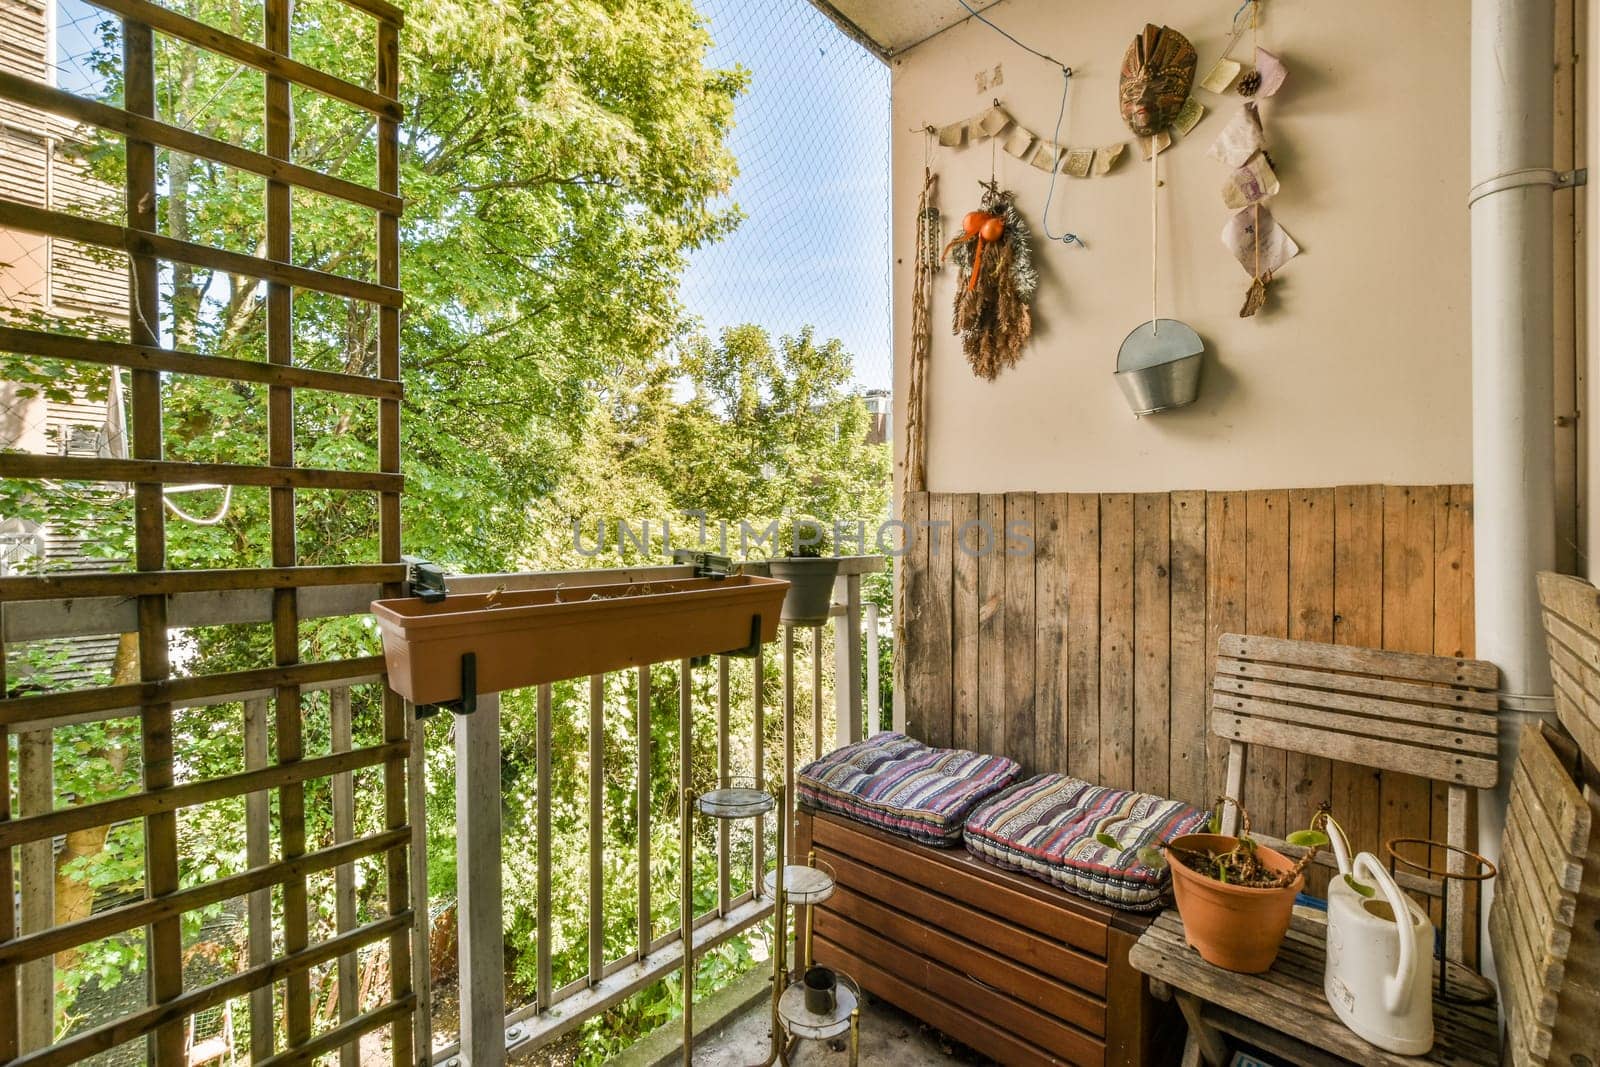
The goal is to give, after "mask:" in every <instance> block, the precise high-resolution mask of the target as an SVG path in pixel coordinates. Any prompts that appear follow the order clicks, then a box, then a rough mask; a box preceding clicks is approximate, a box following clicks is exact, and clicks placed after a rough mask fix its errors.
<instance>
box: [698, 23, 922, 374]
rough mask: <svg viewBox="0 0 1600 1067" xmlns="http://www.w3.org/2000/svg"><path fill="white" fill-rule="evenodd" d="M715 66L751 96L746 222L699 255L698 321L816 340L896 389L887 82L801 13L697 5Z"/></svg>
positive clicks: (737, 199) (742, 185)
mask: <svg viewBox="0 0 1600 1067" xmlns="http://www.w3.org/2000/svg"><path fill="white" fill-rule="evenodd" d="M699 8H700V10H701V12H702V13H703V14H704V16H705V18H706V21H707V23H708V25H709V27H710V31H711V36H712V38H713V40H714V41H715V45H714V47H713V48H712V51H711V55H710V57H709V62H710V63H711V64H713V65H715V66H718V67H728V66H733V65H738V66H741V67H743V68H744V69H746V70H747V71H748V72H749V75H750V82H749V87H748V89H747V90H746V92H745V94H744V96H742V97H741V98H740V99H739V101H738V103H737V104H736V106H735V108H734V120H735V129H734V131H733V135H732V138H731V141H730V145H731V148H732V150H733V152H734V155H735V156H736V157H737V159H738V161H739V172H740V173H739V178H738V179H737V181H735V183H734V186H733V190H732V193H731V199H732V201H733V202H734V203H735V204H737V205H738V206H739V208H740V210H741V211H742V213H743V214H744V216H745V219H744V222H743V223H742V224H741V225H740V226H739V228H738V229H737V230H736V231H735V232H734V233H733V234H732V235H731V236H729V237H728V238H727V239H725V240H723V241H722V242H720V243H718V244H716V245H713V246H711V247H709V248H705V249H702V250H700V251H699V252H697V253H696V254H695V255H694V257H693V258H692V260H691V263H690V268H689V272H688V275H687V277H686V278H685V279H684V299H685V303H686V304H687V305H688V307H689V310H690V311H691V312H692V313H693V314H695V315H697V316H698V317H699V318H700V320H701V321H702V322H703V324H704V325H705V327H706V328H707V329H708V330H711V331H717V330H720V329H721V328H722V327H724V326H730V325H735V324H739V323H745V322H753V323H756V324H758V325H760V326H763V327H765V328H766V329H767V330H769V331H770V332H772V333H774V334H781V333H793V332H795V331H797V330H798V329H800V328H801V327H802V326H807V325H810V326H814V327H816V330H817V334H818V336H819V338H830V337H837V338H839V339H840V340H841V341H842V342H843V343H844V347H845V348H846V349H847V350H848V351H849V352H850V353H851V354H852V355H853V356H854V357H855V370H856V378H857V380H858V382H859V383H860V385H861V386H862V387H863V388H883V389H886V388H888V387H889V383H890V378H891V375H892V368H893V358H892V352H891V347H890V312H891V304H890V257H889V145H890V125H889V123H890V111H889V68H888V67H887V66H886V65H885V64H884V63H882V62H881V61H880V60H879V59H878V58H877V57H876V56H873V55H872V54H871V53H869V52H868V51H867V50H866V49H864V48H862V47H861V46H860V45H859V44H857V43H856V42H855V41H852V40H851V39H850V38H848V37H846V36H845V35H844V34H843V33H841V32H840V30H839V28H838V27H837V26H835V25H834V24H833V23H832V22H831V21H829V19H828V18H827V16H826V15H824V14H822V12H820V11H818V10H817V9H816V8H815V7H813V6H812V5H811V4H809V3H805V2H803V0H786V2H784V3H772V2H766V3H753V2H751V0H701V2H700V3H699Z"/></svg>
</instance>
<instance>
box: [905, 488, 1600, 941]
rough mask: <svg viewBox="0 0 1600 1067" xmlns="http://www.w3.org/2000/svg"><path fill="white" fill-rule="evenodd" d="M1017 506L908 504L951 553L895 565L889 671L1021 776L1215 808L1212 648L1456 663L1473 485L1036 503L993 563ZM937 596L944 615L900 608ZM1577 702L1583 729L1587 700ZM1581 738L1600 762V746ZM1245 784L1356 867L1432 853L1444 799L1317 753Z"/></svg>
mask: <svg viewBox="0 0 1600 1067" xmlns="http://www.w3.org/2000/svg"><path fill="white" fill-rule="evenodd" d="M1028 497H1029V494H1019V493H1010V494H995V495H988V494H985V495H978V494H972V493H949V494H945V493H932V494H927V495H926V497H925V498H924V500H925V504H916V503H914V501H915V500H916V497H915V495H913V497H912V498H908V504H911V506H912V507H913V508H916V507H924V506H925V507H926V509H927V510H926V516H927V518H928V521H930V522H932V521H935V520H936V519H937V518H939V517H942V516H943V515H945V514H948V515H949V516H950V523H951V527H950V528H951V530H952V531H953V533H954V535H955V537H956V539H957V542H958V547H957V551H956V552H955V553H954V555H953V557H952V560H951V566H950V569H949V572H948V574H949V578H948V581H947V580H946V578H945V573H946V572H944V571H943V570H939V571H938V572H937V573H935V572H934V570H933V568H932V567H931V566H927V565H924V564H923V563H922V562H921V560H920V557H919V556H917V555H916V554H913V555H912V556H910V557H909V558H908V559H906V560H904V561H902V563H903V566H904V567H905V572H906V573H905V581H906V583H907V588H908V589H910V590H914V591H915V595H914V598H913V601H912V604H913V607H912V610H913V613H914V614H913V619H918V620H921V621H920V622H917V623H915V624H912V625H910V626H909V629H908V632H907V634H906V649H905V660H906V664H905V669H906V671H907V672H908V676H909V677H912V678H915V679H917V681H916V683H915V684H916V685H919V686H932V687H935V688H936V689H938V691H939V694H940V697H939V698H940V699H945V697H944V694H945V692H946V691H948V694H949V695H948V700H949V706H950V714H951V731H950V735H949V736H950V739H951V740H950V743H951V744H954V745H958V746H960V747H964V748H977V749H981V750H984V751H989V752H998V753H1002V754H1006V755H1010V756H1012V757H1014V758H1020V759H1022V761H1023V762H1024V764H1025V766H1026V769H1027V770H1028V771H1029V772H1030V773H1032V772H1039V771H1049V770H1056V771H1065V772H1068V773H1071V774H1074V775H1077V776H1079V777H1082V778H1085V779H1088V780H1090V781H1094V782H1101V783H1107V784H1118V785H1128V786H1131V787H1134V788H1138V789H1145V790H1150V791H1154V792H1158V793H1165V794H1167V795H1171V796H1175V797H1179V798H1181V799H1184V800H1188V801H1190V802H1192V803H1196V804H1202V805H1205V804H1209V803H1210V801H1211V799H1212V798H1213V797H1214V796H1215V794H1216V793H1218V792H1219V791H1220V790H1221V789H1222V786H1223V764H1224V762H1225V759H1226V753H1227V745H1226V742H1225V740H1224V739H1223V738H1220V737H1218V736H1216V735H1215V734H1214V733H1213V732H1212V731H1211V728H1210V727H1211V715H1212V708H1211V704H1212V690H1213V678H1212V671H1213V655H1214V653H1215V650H1216V647H1217V642H1218V640H1219V639H1220V637H1221V636H1222V635H1223V634H1224V633H1242V634H1257V635H1269V634H1270V635H1273V636H1276V637H1279V638H1295V639H1300V640H1306V641H1314V642H1322V643H1324V644H1329V645H1332V646H1337V647H1338V648H1344V647H1345V646H1357V647H1361V648H1382V649H1388V650H1392V651H1396V652H1409V653H1413V654H1414V656H1415V658H1414V659H1411V660H1408V661H1406V662H1407V663H1409V664H1411V666H1412V668H1413V669H1414V668H1416V666H1417V665H1418V664H1426V663H1430V662H1433V658H1434V657H1436V656H1444V657H1450V658H1453V659H1461V660H1462V661H1463V662H1467V663H1469V664H1470V661H1468V660H1466V659H1465V657H1469V656H1470V655H1471V654H1472V645H1473V632H1472V490H1471V487H1470V486H1460V485H1457V486H1398V487H1395V486H1381V485H1361V486H1342V487H1338V488H1305V489H1283V490H1276V489H1270V490H1257V491H1251V492H1231V491H1230V492H1205V491H1200V490H1186V491H1179V492H1173V493H1141V494H1137V495H1133V494H1120V493H1107V494H1097V493H1042V494H1034V495H1032V497H1031V504H1032V541H1033V545H1032V553H1031V561H1030V560H1029V559H1026V558H1023V559H1019V558H1017V557H1014V556H1009V555H1006V554H1005V552H1004V551H1003V546H1004V540H1003V538H1004V528H1005V526H1006V524H1007V522H1008V521H1010V520H1013V519H1019V518H1023V517H1025V516H1026V515H1027V514H1028V504H1027V503H1026V502H1025V500H1026V499H1027V498H1028ZM946 507H948V511H946V510H945V508H946ZM921 515H922V513H921V512H918V513H917V516H918V517H921ZM980 527H981V528H982V530H981V531H980ZM985 533H987V535H988V541H987V542H986V541H985ZM995 535H998V537H997V536H995ZM985 548H987V552H986V551H985ZM1030 562H1031V567H1030V566H1029V565H1028V564H1029V563H1030ZM935 595H937V596H940V597H943V596H948V597H949V604H948V607H947V608H944V609H929V608H927V607H926V606H925V605H924V606H922V607H918V606H917V603H918V602H919V601H925V600H927V599H928V598H930V597H933V596H935ZM1025 605H1031V608H1032V611H1031V617H1030V614H1029V612H1028V611H1027V610H1026V608H1025ZM1597 610H1600V608H1597ZM929 626H932V627H933V628H935V629H937V630H939V631H941V633H940V634H939V635H937V636H934V635H930V634H929V633H928V632H926V630H927V627H929ZM945 629H948V631H949V633H948V649H949V652H948V663H946V659H945V655H946V654H945V652H944V649H945V647H946V642H945V638H944V635H943V633H942V631H944V630H945ZM1594 647H1595V654H1594V663H1595V670H1596V672H1597V677H1600V643H1597V644H1596V645H1595V646H1594ZM930 649H933V650H936V651H934V652H930V651H929V650H930ZM1325 655H1326V656H1334V657H1337V656H1339V655H1342V653H1340V652H1337V651H1331V652H1328V653H1325ZM1569 658H1570V657H1569ZM1326 662H1327V663H1329V664H1333V663H1335V662H1338V661H1337V660H1333V659H1330V660H1326ZM1344 662H1355V660H1353V659H1352V660H1347V661H1344ZM1282 666H1283V668H1284V669H1285V670H1292V669H1293V667H1294V665H1293V664H1283V665H1282ZM1464 669H1465V670H1466V671H1467V672H1468V676H1467V678H1466V680H1467V681H1470V683H1471V684H1470V685H1467V686H1466V687H1465V691H1469V692H1473V691H1479V690H1481V691H1483V692H1479V693H1478V695H1477V697H1470V698H1469V699H1470V700H1472V701H1474V703H1473V705H1472V706H1474V707H1487V708H1493V707H1494V706H1495V700H1494V698H1493V696H1492V695H1491V694H1490V692H1489V691H1492V690H1493V689H1494V688H1495V687H1496V685H1497V677H1496V675H1495V672H1494V670H1493V668H1492V667H1489V666H1487V665H1471V666H1468V667H1467V668H1464ZM1019 672H1026V677H1019V676H1018V675H1019ZM1456 673H1457V672H1456V669H1455V668H1454V667H1452V668H1451V670H1450V671H1449V672H1448V674H1447V676H1441V677H1438V678H1430V679H1426V680H1425V682H1421V681H1419V682H1417V683H1415V684H1416V685H1417V686H1418V687H1420V689H1421V690H1422V693H1418V692H1411V693H1410V697H1411V699H1412V700H1413V701H1415V700H1418V699H1420V700H1422V702H1423V703H1427V701H1426V699H1425V698H1424V694H1425V692H1426V690H1428V689H1430V688H1432V687H1434V686H1435V685H1436V684H1438V683H1444V682H1453V681H1455V677H1454V676H1455V674H1456ZM1399 692H1400V691H1399V690H1396V689H1394V688H1393V686H1390V688H1389V689H1388V690H1385V692H1384V693H1382V694H1378V693H1374V694H1369V695H1390V696H1398V695H1399ZM1593 692H1594V694H1595V695H1594V696H1593V697H1592V698H1590V703H1589V704H1588V705H1587V706H1589V707H1591V708H1592V709H1593V711H1592V715H1593V717H1594V721H1595V722H1596V723H1600V682H1596V688H1595V689H1594V690H1593ZM1024 694H1026V699H1024ZM1347 695H1354V692H1353V691H1352V693H1351V694H1347ZM1480 697H1481V698H1482V699H1478V698H1480ZM1424 718H1426V716H1424ZM1418 725H1433V726H1439V725H1441V724H1440V723H1437V722H1435V723H1431V724H1430V723H1426V722H1423V721H1422V720H1420V719H1419V720H1418ZM1444 725H1448V724H1444ZM919 730H920V727H917V728H914V729H913V733H917V734H918V736H924V735H923V734H921V733H920V732H919ZM928 736H933V737H942V736H943V735H928ZM1595 737H1596V744H1597V745H1600V726H1597V727H1595ZM1471 743H1472V742H1470V741H1469V742H1468V744H1469V745H1470V744H1471ZM1252 763H1253V764H1256V765H1255V766H1253V768H1252V773H1251V775H1250V780H1249V782H1248V783H1247V785H1246V793H1247V796H1246V798H1245V799H1246V801H1247V803H1249V804H1250V806H1251V810H1252V813H1253V814H1255V815H1257V821H1258V822H1260V823H1262V824H1263V828H1264V829H1266V828H1269V827H1270V828H1272V829H1284V828H1290V829H1292V828H1293V827H1292V826H1289V825H1288V824H1290V823H1294V824H1298V823H1300V822H1301V821H1302V820H1304V819H1305V818H1306V817H1307V816H1308V815H1309V813H1310V812H1311V811H1312V810H1313V809H1314V807H1315V806H1316V805H1317V804H1319V803H1321V802H1322V801H1323V800H1328V799H1331V800H1332V802H1333V805H1334V810H1335V812H1336V814H1337V815H1338V817H1339V819H1340V821H1341V822H1342V823H1343V824H1344V825H1346V826H1347V827H1348V828H1349V829H1350V830H1351V832H1352V835H1353V836H1354V838H1355V840H1356V843H1357V846H1358V847H1360V848H1367V849H1375V848H1378V847H1380V845H1381V842H1382V841H1383V840H1384V839H1385V838H1387V837H1391V836H1395V835H1396V834H1398V833H1401V832H1414V833H1417V834H1418V835H1419V836H1425V837H1432V838H1435V839H1440V838H1442V837H1443V836H1444V834H1445V831H1446V826H1447V822H1448V819H1447V815H1448V789H1447V788H1446V787H1445V786H1440V787H1438V788H1430V787H1429V786H1428V785H1426V784H1425V783H1424V782H1423V781H1422V780H1421V779H1418V778H1416V777H1414V776H1411V775H1406V774H1403V773H1401V772H1399V771H1386V772H1377V771H1374V770H1372V769H1370V768H1361V767H1355V766H1352V765H1350V764H1348V763H1345V762H1342V761H1340V760H1338V759H1337V758H1334V757H1333V754H1332V753H1330V752H1318V753H1288V754H1285V755H1283V756H1282V758H1281V766H1280V765H1279V763H1280V761H1278V760H1271V761H1252ZM1447 780H1453V779H1447ZM1385 784H1387V785H1388V786H1389V788H1388V790H1387V792H1384V791H1383V785H1385ZM1385 801H1387V803H1385ZM1468 807H1469V808H1470V807H1471V805H1470V804H1469V805H1468ZM1258 808H1259V809H1260V811H1259V812H1258V811H1257V809H1258ZM1469 817H1470V812H1469ZM1467 925H1469V926H1470V925H1471V924H1470V923H1469V924H1467ZM1468 941H1469V944H1470V943H1471V936H1470V931H1469V938H1468Z"/></svg>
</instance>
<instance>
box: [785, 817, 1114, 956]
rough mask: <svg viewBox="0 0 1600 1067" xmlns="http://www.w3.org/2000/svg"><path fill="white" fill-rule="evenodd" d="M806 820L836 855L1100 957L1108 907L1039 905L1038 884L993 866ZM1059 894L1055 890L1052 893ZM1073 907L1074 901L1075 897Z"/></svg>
mask: <svg viewBox="0 0 1600 1067" xmlns="http://www.w3.org/2000/svg"><path fill="white" fill-rule="evenodd" d="M812 825H813V832H814V834H815V837H814V839H813V840H814V842H815V844H816V845H817V846H818V847H822V848H828V849H831V850H832V851H834V852H837V853H839V854H841V855H849V856H871V857H873V858H874V860H875V862H876V864H877V866H878V867H879V868H880V869H881V870H884V871H888V872H890V873H892V874H894V875H896V876H898V877H900V878H903V879H906V880H908V881H911V882H913V883H918V882H920V884H922V885H923V886H925V887H926V888H927V889H930V890H932V891H933V892H936V893H941V894H943V895H945V896H948V897H954V898H956V899H958V900H981V901H982V903H983V910H985V911H987V912H988V913H990V914H992V915H996V916H999V917H1000V918H1003V919H1006V920H1009V921H1011V922H1014V923H1016V924H1018V925H1019V926H1025V927H1027V928H1029V929H1032V930H1035V931H1037V932H1039V933H1041V934H1045V935H1047V936H1050V937H1054V938H1057V939H1058V940H1060V941H1063V942H1065V943H1067V944H1069V945H1071V946H1073V947H1074V948H1077V949H1081V950H1083V951H1085V952H1088V953H1090V954H1091V955H1094V956H1096V957H1099V958H1101V959H1104V958H1105V954H1106V926H1107V925H1108V923H1110V922H1111V921H1112V920H1113V919H1114V918H1115V915H1114V913H1112V912H1111V911H1110V909H1107V908H1097V907H1095V906H1094V905H1093V904H1090V903H1089V902H1088V901H1083V902H1082V903H1081V908H1082V910H1083V912H1084V914H1081V915H1080V914H1075V913H1074V911H1072V910H1068V908H1067V907H1066V906H1065V904H1064V901H1061V902H1058V899H1052V900H1051V903H1052V904H1054V905H1055V906H1053V907H1041V906H1040V904H1041V900H1040V895H1042V894H1041V891H1042V890H1043V886H1040V887H1039V888H1038V889H1035V888H1034V887H1033V886H1028V887H1027V888H1026V889H1024V888H1022V887H1021V886H1016V885H1013V884H1011V880H1010V879H1008V878H1007V877H1006V872H1004V871H1001V870H998V869H996V868H993V867H986V868H984V869H976V868H977V864H976V861H973V860H967V861H966V863H967V864H969V865H970V866H971V868H972V869H963V867H962V865H961V863H960V861H958V860H956V859H954V858H953V857H951V856H948V855H944V854H941V853H939V852H938V850H936V849H931V848H930V849H921V850H919V851H918V853H917V855H916V856H915V857H912V856H910V855H908V854H907V853H906V852H905V850H903V849H895V848H883V847H881V846H879V845H878V844H876V843H875V842H874V840H873V838H872V836H870V834H869V833H868V832H864V831H863V830H859V829H857V828H855V827H852V826H847V825H845V824H844V823H843V822H841V821H839V820H836V819H827V818H817V819H814V820H813V823H812ZM963 855H964V854H963ZM923 861H926V862H923ZM1062 896H1063V895H1062V894H1056V897H1057V898H1061V897H1062ZM1074 906H1075V907H1076V906H1079V905H1078V902H1077V901H1074Z"/></svg>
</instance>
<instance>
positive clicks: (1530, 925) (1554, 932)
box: [1489, 726, 1600, 1067]
mask: <svg viewBox="0 0 1600 1067" xmlns="http://www.w3.org/2000/svg"><path fill="white" fill-rule="evenodd" d="M1552 742H1554V743H1555V744H1557V745H1559V744H1562V743H1563V739H1561V738H1559V737H1557V736H1555V735H1553V734H1552V735H1546V734H1544V733H1542V732H1541V731H1540V729H1539V727H1537V726H1528V727H1525V728H1524V729H1523V733H1522V742H1521V744H1520V746H1519V748H1518V751H1517V769H1516V771H1515V773H1514V774H1513V776H1512V780H1511V806H1510V809H1509V810H1508V811H1507V812H1506V830H1505V836H1504V837H1503V838H1502V839H1501V851H1500V877H1499V878H1498V879H1496V881H1495V891H1494V903H1493V904H1492V905H1491V906H1490V908H1489V943H1490V945H1492V946H1493V948H1494V958H1495V969H1496V970H1497V971H1498V973H1499V978H1500V998H1501V1002H1502V1003H1503V1005H1504V1007H1505V1016H1506V1043H1507V1051H1508V1052H1509V1054H1510V1055H1509V1060H1510V1062H1511V1063H1513V1064H1516V1065H1518V1067H1522V1065H1542V1064H1545V1063H1556V1064H1561V1065H1562V1067H1566V1065H1568V1064H1578V1063H1594V1062H1595V1057H1596V1056H1597V1055H1600V1027H1597V1026H1596V1025H1595V1017H1596V1013H1597V1012H1600V982H1597V981H1596V974H1597V971H1600V959H1597V958H1596V952H1597V950H1600V945H1597V941H1600V939H1597V938H1596V937H1595V931H1594V925H1593V924H1594V922H1595V921H1596V918H1597V916H1600V855H1595V853H1596V851H1600V843H1597V842H1596V839H1595V830H1596V829H1597V826H1596V813H1595V812H1593V811H1591V806H1592V805H1596V792H1595V790H1594V789H1592V788H1591V789H1589V790H1588V791H1587V792H1588V798H1587V799H1585V797H1584V795H1583V793H1582V792H1580V791H1579V789H1578V786H1577V785H1576V783H1575V782H1574V781H1573V778H1572V776H1571V773H1570V772H1569V770H1568V769H1567V768H1566V767H1564V766H1563V765H1562V763H1561V761H1560V760H1559V759H1558V758H1557V756H1556V752H1555V748H1554V747H1553V746H1552ZM1568 743H1569V744H1570V742H1568ZM1586 868H1587V870H1586ZM1585 926H1586V927H1587V933H1585V930H1584V927H1585ZM1569 965H1570V966H1569ZM1569 969H1570V970H1571V972H1572V973H1571V974H1569V973H1568V972H1569Z"/></svg>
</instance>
